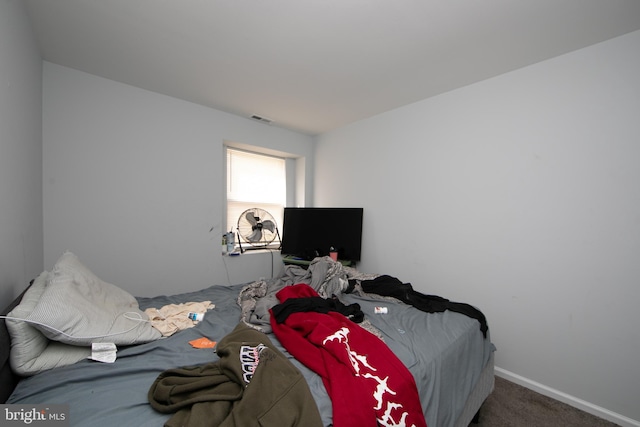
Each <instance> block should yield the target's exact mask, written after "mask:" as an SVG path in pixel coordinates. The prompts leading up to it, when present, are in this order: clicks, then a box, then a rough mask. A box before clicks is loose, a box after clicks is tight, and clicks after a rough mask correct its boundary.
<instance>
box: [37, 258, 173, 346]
mask: <svg viewBox="0 0 640 427" xmlns="http://www.w3.org/2000/svg"><path fill="white" fill-rule="evenodd" d="M27 319H28V320H31V321H35V322H39V323H41V324H42V325H34V326H35V327H36V328H38V329H39V330H40V332H42V333H43V334H44V335H45V336H47V337H48V338H49V339H52V340H55V341H60V342H63V343H67V344H74V345H79V346H90V345H91V343H94V342H112V343H114V344H117V345H130V344H137V343H142V342H148V341H153V340H156V339H158V338H160V336H161V334H160V332H158V331H157V330H156V329H154V328H153V327H152V326H151V324H150V323H149V322H145V321H140V320H132V319H143V320H148V317H147V315H146V314H144V312H142V311H141V310H140V309H139V307H138V302H137V301H136V299H135V298H134V297H133V296H132V295H131V294H129V293H128V292H126V291H124V290H123V289H120V288H118V287H117V286H114V285H112V284H110V283H107V282H104V281H102V280H100V279H99V278H98V277H96V276H95V275H94V274H93V273H92V272H91V271H90V270H89V269H88V268H87V267H85V266H84V265H83V264H82V263H81V262H80V260H78V257H76V256H75V255H74V254H72V253H71V252H65V253H64V254H63V255H62V256H61V257H60V259H59V260H58V262H57V263H56V265H55V266H54V267H53V270H52V271H51V272H50V273H49V278H48V280H47V286H46V287H45V290H44V292H43V294H42V296H41V297H40V300H39V301H38V304H37V305H36V307H35V308H34V309H33V311H32V312H31V314H29V316H28V317H27ZM43 325H46V326H43Z"/></svg>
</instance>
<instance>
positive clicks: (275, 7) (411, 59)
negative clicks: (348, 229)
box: [24, 0, 640, 135]
mask: <svg viewBox="0 0 640 427" xmlns="http://www.w3.org/2000/svg"><path fill="white" fill-rule="evenodd" d="M24 1H25V3H26V4H27V7H28V12H29V15H30V17H31V20H32V24H33V29H34V33H35V34H36V37H37V39H38V43H39V45H40V48H41V51H42V56H43V58H44V59H45V60H47V61H50V62H53V63H56V64H61V65H64V66H67V67H71V68H75V69H78V70H82V71H85V72H88V73H91V74H94V75H98V76H102V77H106V78H108V79H112V80H115V81H119V82H122V83H127V84H130V85H134V86H138V87H140V88H144V89H148V90H151V91H154V92H159V93H162V94H166V95H170V96H173V97H176V98H181V99H184V100H188V101H192V102H195V103H198V104H202V105H206V106H210V107H213V108H216V109H219V110H223V111H227V112H230V113H233V114H238V115H241V116H245V117H249V116H251V115H253V114H257V115H260V116H263V117H266V118H269V119H272V120H274V123H273V125H275V126H282V127H285V128H289V129H292V130H295V131H299V132H303V133H306V134H310V135H315V134H320V133H323V132H326V131H329V130H332V129H335V128H337V127H340V126H343V125H345V124H348V123H350V122H354V121H356V120H359V119H362V118H366V117H370V116H373V115H375V114H378V113H381V112H384V111H388V110H391V109H394V108H397V107H399V106H402V105H406V104H409V103H412V102H416V101H419V100H422V99H425V98H428V97H430V96H434V95H437V94H440V93H443V92H446V91H449V90H452V89H455V88H458V87H461V86H464V85H468V84H471V83H474V82H477V81H480V80H483V79H486V78H489V77H492V76H496V75H499V74H502V73H505V72H508V71H511V70H514V69H517V68H520V67H523V66H526V65H529V64H533V63H535V62H539V61H542V60H545V59H548V58H552V57H554V56H557V55H561V54H563V53H566V52H570V51H572V50H576V49H580V48H582V47H585V46H589V45H592V44H594V43H598V42H601V41H604V40H607V39H609V38H612V37H616V36H619V35H622V34H625V33H628V32H631V31H635V30H638V29H640V1H639V0H24ZM639 54H640V53H639Z"/></svg>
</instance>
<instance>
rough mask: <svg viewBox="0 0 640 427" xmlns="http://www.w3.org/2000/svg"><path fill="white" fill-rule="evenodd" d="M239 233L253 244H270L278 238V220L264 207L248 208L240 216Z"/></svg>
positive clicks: (260, 245)
mask: <svg viewBox="0 0 640 427" xmlns="http://www.w3.org/2000/svg"><path fill="white" fill-rule="evenodd" d="M238 234H239V235H240V237H241V238H242V240H244V241H245V242H247V243H249V244H251V245H253V246H258V247H263V246H268V245H269V244H270V243H271V242H273V241H274V240H275V238H276V234H277V230H276V220H275V219H274V218H273V216H272V215H271V214H270V213H269V212H267V211H265V210H264V209H260V208H251V209H247V210H246V211H244V212H242V213H241V214H240V218H238Z"/></svg>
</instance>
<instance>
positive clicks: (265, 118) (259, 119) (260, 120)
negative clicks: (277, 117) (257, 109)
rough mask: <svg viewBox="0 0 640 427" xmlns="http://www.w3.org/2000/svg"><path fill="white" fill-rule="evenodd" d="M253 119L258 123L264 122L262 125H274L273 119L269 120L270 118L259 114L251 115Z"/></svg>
mask: <svg viewBox="0 0 640 427" xmlns="http://www.w3.org/2000/svg"><path fill="white" fill-rule="evenodd" d="M251 118H252V119H253V120H256V121H259V122H262V123H266V124H268V125H270V124H271V123H273V120H271V119H269V118H267V117H264V116H259V115H257V114H253V115H251Z"/></svg>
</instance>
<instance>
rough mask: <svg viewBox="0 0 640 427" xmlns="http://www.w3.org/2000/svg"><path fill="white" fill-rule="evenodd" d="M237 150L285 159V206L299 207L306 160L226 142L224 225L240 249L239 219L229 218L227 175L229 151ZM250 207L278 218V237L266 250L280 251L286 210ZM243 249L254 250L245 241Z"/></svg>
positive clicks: (288, 154) (256, 147)
mask: <svg viewBox="0 0 640 427" xmlns="http://www.w3.org/2000/svg"><path fill="white" fill-rule="evenodd" d="M229 149H231V150H237V151H244V152H247V153H250V154H256V155H261V156H269V157H275V158H279V159H283V160H284V161H285V194H286V196H285V202H284V205H283V206H282V207H284V206H297V204H296V199H297V197H296V196H297V194H298V193H299V192H298V193H297V192H296V188H297V187H298V185H297V184H298V183H299V182H302V184H303V185H304V158H303V157H300V156H296V155H293V154H290V153H284V152H280V151H276V150H270V149H266V148H264V147H258V146H252V145H247V144H240V143H234V142H229V141H225V144H224V153H223V154H224V155H223V163H224V191H223V197H224V203H223V207H224V212H223V223H224V229H223V232H225V231H230V230H233V231H234V233H236V234H235V237H236V239H235V246H236V248H237V247H238V236H237V218H235V220H233V219H232V218H228V216H229V215H228V211H229V200H228V193H227V190H228V174H227V156H228V150H229ZM250 207H262V208H263V209H265V210H267V211H269V212H270V213H271V214H272V215H273V216H274V217H275V218H276V225H277V228H278V236H276V239H275V240H274V241H273V242H272V243H271V244H270V245H269V246H267V247H266V248H268V249H278V248H279V247H280V237H281V236H282V217H283V215H284V209H280V212H277V213H276V212H273V209H272V208H271V209H270V208H269V207H263V206H261V205H260V204H259V203H256V204H253V205H252V206H250ZM241 244H242V247H243V249H249V248H254V247H253V246H251V245H250V244H249V243H246V242H245V241H242V242H241Z"/></svg>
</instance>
